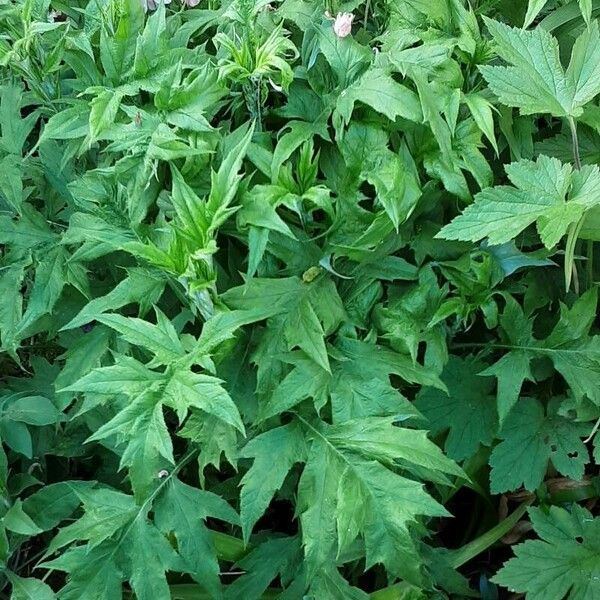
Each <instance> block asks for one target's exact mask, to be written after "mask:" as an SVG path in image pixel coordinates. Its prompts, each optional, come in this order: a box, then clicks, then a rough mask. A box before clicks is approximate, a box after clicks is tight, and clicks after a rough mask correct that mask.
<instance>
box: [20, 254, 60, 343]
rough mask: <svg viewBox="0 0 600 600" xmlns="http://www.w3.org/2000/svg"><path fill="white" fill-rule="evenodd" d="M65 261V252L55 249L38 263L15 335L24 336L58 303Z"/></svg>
mask: <svg viewBox="0 0 600 600" xmlns="http://www.w3.org/2000/svg"><path fill="white" fill-rule="evenodd" d="M65 260H66V253H65V250H64V249H63V248H62V247H57V248H54V249H52V250H50V252H48V253H46V255H45V256H44V257H43V258H42V259H41V260H40V262H39V263H38V265H37V268H36V270H35V280H34V283H33V288H32V290H31V294H30V295H29V301H28V302H27V308H26V310H25V313H24V314H23V318H22V319H21V322H20V323H19V327H18V329H17V332H16V334H17V335H19V336H22V335H25V333H26V331H27V328H28V327H30V326H31V325H33V324H34V323H35V322H36V321H37V320H38V319H39V318H40V317H42V316H44V315H46V314H49V313H50V312H51V311H52V309H53V308H54V306H55V304H56V303H57V302H58V299H59V298H60V295H61V293H62V290H63V287H64V285H65V273H64V268H65Z"/></svg>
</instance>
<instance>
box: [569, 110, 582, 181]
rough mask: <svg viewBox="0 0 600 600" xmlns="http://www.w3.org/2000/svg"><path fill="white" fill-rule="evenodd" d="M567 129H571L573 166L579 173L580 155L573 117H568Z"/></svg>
mask: <svg viewBox="0 0 600 600" xmlns="http://www.w3.org/2000/svg"><path fill="white" fill-rule="evenodd" d="M569 128H570V129H571V143H572V145H573V164H574V165H575V168H576V169H577V170H578V171H579V170H580V169H581V155H580V154H579V137H578V136H577V124H576V123H575V119H574V118H573V117H569Z"/></svg>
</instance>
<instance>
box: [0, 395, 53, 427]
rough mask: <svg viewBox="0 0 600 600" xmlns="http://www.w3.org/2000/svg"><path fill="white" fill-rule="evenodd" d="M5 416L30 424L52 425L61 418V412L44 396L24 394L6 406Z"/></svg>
mask: <svg viewBox="0 0 600 600" xmlns="http://www.w3.org/2000/svg"><path fill="white" fill-rule="evenodd" d="M2 416H3V418H5V419H11V420H13V421H20V422H22V423H27V424H28V425H38V426H41V425H52V424H53V423H57V422H58V421H59V420H60V419H61V416H62V415H61V413H60V412H59V411H58V410H57V408H56V406H54V404H52V402H51V401H50V400H48V398H44V397H43V396H24V397H22V398H17V399H16V400H14V401H13V402H10V404H8V405H7V406H6V407H5V408H4V413H3V415H2Z"/></svg>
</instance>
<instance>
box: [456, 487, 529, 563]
mask: <svg viewBox="0 0 600 600" xmlns="http://www.w3.org/2000/svg"><path fill="white" fill-rule="evenodd" d="M532 502H533V498H532V499H531V500H527V501H526V502H523V503H522V504H520V505H519V507H518V508H517V509H516V510H515V511H514V512H513V513H512V514H511V515H509V516H508V517H506V519H504V520H503V521H500V523H498V525H496V526H495V527H492V529H490V530H489V531H486V532H485V533H484V534H483V535H480V536H479V537H478V538H476V539H474V540H473V541H471V542H469V543H468V544H465V545H464V546H462V548H459V549H458V550H454V551H453V552H452V553H451V554H450V557H451V558H450V563H451V564H452V567H453V568H455V569H458V567H460V566H462V565H464V564H465V563H467V562H469V561H470V560H472V559H473V558H475V557H476V556H478V555H479V554H481V553H482V552H483V551H485V550H486V549H487V548H489V547H490V546H492V545H493V544H495V543H496V542H497V541H498V540H499V539H500V538H502V537H504V536H505V535H506V534H507V533H508V532H509V531H510V530H511V529H512V528H513V527H514V526H515V525H516V524H517V523H518V522H519V519H520V518H521V517H522V516H523V515H524V514H525V511H526V510H527V507H528V506H529V505H530V504H531V503H532Z"/></svg>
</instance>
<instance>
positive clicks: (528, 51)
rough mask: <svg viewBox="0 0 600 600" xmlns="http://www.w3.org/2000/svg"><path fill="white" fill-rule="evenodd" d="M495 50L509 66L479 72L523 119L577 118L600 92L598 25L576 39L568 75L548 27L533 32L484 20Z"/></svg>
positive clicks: (599, 40)
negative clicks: (541, 115) (543, 115)
mask: <svg viewBox="0 0 600 600" xmlns="http://www.w3.org/2000/svg"><path fill="white" fill-rule="evenodd" d="M485 22H486V24H487V26H488V29H489V31H490V33H491V34H492V36H493V38H494V42H495V47H496V51H497V52H498V54H499V56H500V57H501V58H503V59H504V60H505V61H506V62H507V63H509V65H510V66H507V67H498V66H493V67H492V66H482V67H480V70H481V72H482V74H483V76H484V77H485V78H486V80H487V82H488V84H489V86H490V88H491V89H492V90H493V92H494V93H495V94H496V95H497V96H498V98H499V99H500V101H501V102H503V103H504V104H507V105H508V106H515V107H518V108H519V109H520V110H521V113H522V114H527V115H530V114H534V113H550V114H552V115H554V116H556V117H571V118H573V117H578V116H580V115H581V113H582V112H583V106H584V105H585V104H587V103H588V102H589V101H590V100H592V99H593V98H594V97H595V96H596V95H597V94H598V93H600V60H599V59H600V30H599V29H598V23H597V22H595V21H594V22H593V23H591V24H590V26H589V27H587V28H586V29H585V30H584V32H583V33H582V34H581V35H580V36H579V37H578V38H577V40H576V41H575V44H574V46H573V51H572V53H571V61H570V63H569V66H568V68H567V70H566V71H565V69H564V68H563V66H562V64H561V61H560V55H559V47H558V42H557V40H556V38H554V37H553V36H552V35H551V34H550V33H549V32H548V31H546V29H544V28H543V27H536V28H535V29H533V30H531V31H527V30H525V29H518V28H513V27H509V26H508V25H505V24H504V23H500V22H499V21H494V20H492V19H485Z"/></svg>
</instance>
